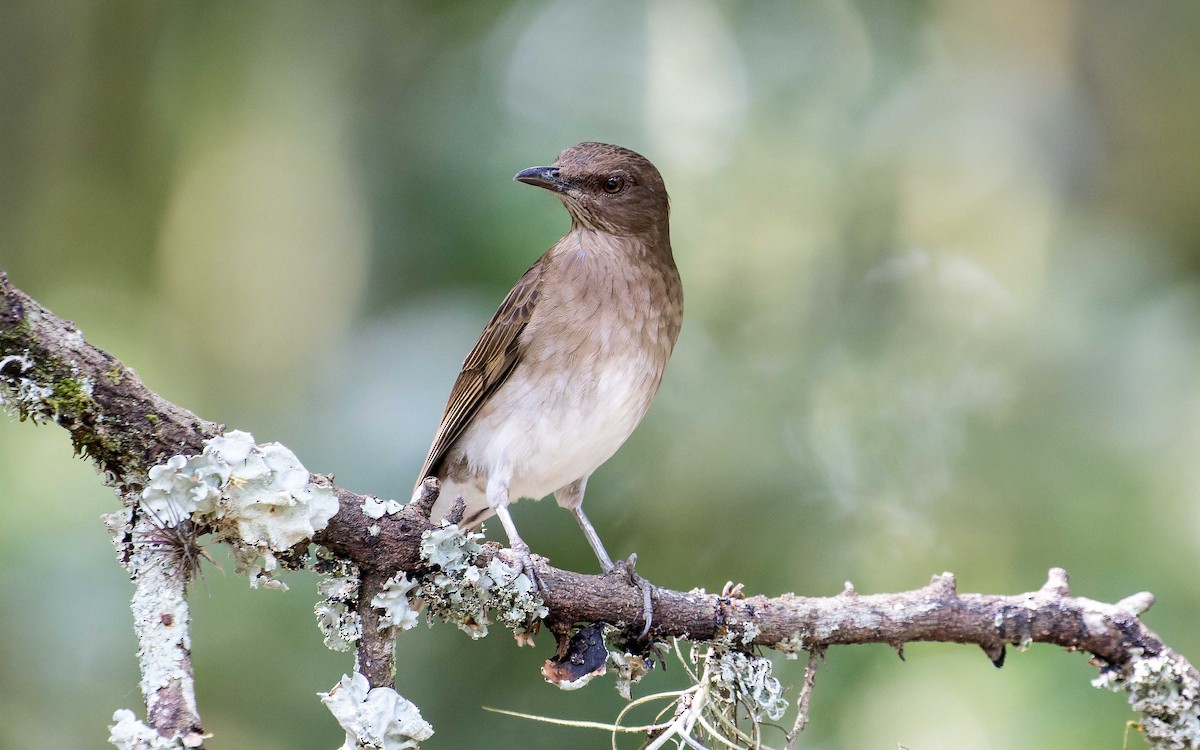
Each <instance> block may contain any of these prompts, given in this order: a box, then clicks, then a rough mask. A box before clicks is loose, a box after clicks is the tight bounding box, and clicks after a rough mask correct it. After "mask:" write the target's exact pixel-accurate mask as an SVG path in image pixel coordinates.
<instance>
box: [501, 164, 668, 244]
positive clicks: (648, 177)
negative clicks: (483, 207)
mask: <svg viewBox="0 0 1200 750" xmlns="http://www.w3.org/2000/svg"><path fill="white" fill-rule="evenodd" d="M513 179H515V180H518V181H520V182H524V183H526V184H528V185H536V186H538V187H541V188H546V189H547V190H550V191H552V192H553V193H555V194H556V195H558V197H559V200H561V201H562V202H563V205H565V206H566V207H567V211H569V212H570V214H571V219H572V221H574V222H575V223H576V224H580V225H583V226H585V227H590V228H594V229H599V230H601V231H604V232H608V233H610V234H616V235H645V236H650V235H654V236H658V237H664V238H665V237H666V236H667V218H668V212H669V205H668V199H667V188H666V186H665V185H664V184H663V179H662V175H660V174H659V173H658V170H657V169H655V168H654V165H653V164H651V163H650V161H649V160H648V159H646V157H644V156H642V155H641V154H638V153H636V152H633V151H630V150H629V149H627V148H621V147H620V146H612V145H609V144H607V143H593V142H585V143H580V144H578V145H575V146H572V147H570V148H569V149H567V150H566V151H563V152H562V153H561V154H559V157H558V160H557V161H555V162H554V163H553V164H551V165H550V166H548V167H530V168H529V169H523V170H521V171H520V172H518V173H517V175H516V177H514V178H513Z"/></svg>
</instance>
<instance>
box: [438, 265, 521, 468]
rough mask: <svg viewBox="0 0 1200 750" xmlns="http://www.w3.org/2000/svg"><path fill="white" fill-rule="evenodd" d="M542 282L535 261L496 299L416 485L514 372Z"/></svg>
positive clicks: (455, 387)
mask: <svg viewBox="0 0 1200 750" xmlns="http://www.w3.org/2000/svg"><path fill="white" fill-rule="evenodd" d="M541 282H542V261H541V260H538V262H537V263H534V264H533V266H532V267H531V268H530V269H529V270H528V271H526V272H525V275H524V276H522V277H521V279H520V280H519V281H517V284H516V286H514V287H513V288H512V291H510V292H509V293H508V296H507V297H505V298H504V301H503V302H501V303H500V309H498V310H496V314H495V315H493V316H492V320H491V322H490V323H488V324H487V327H486V328H484V329H483V334H482V335H480V337H479V341H478V342H477V343H476V344H475V348H474V349H472V350H471V353H470V354H468V355H467V359H466V361H464V362H463V366H462V372H460V373H459V374H458V380H456V381H454V389H453V390H451V391H450V401H449V402H448V403H447V404H446V411H445V413H444V414H442V422H441V424H439V425H438V429H437V434H436V435H435V436H434V438H433V445H432V446H431V447H430V449H429V456H428V457H426V459H425V465H424V466H422V467H421V475H420V477H418V479H417V483H418V484H420V483H421V482H422V481H423V480H424V479H425V477H427V476H429V475H430V474H433V473H435V472H436V471H437V469H438V464H440V463H441V461H442V459H443V458H445V457H446V451H447V450H449V448H450V445H451V443H453V442H454V441H455V440H456V439H457V438H458V436H459V435H461V434H462V432H463V430H465V429H466V428H467V425H468V424H470V423H471V420H472V419H473V418H474V417H475V413H476V412H478V411H479V407H480V406H481V405H482V404H483V402H484V401H486V400H487V398H488V397H489V396H491V395H492V394H493V393H495V392H496V389H497V388H499V387H500V385H501V384H503V383H504V381H505V380H506V379H507V378H508V375H509V373H511V372H512V370H513V367H514V366H515V365H516V363H517V358H518V354H519V351H518V347H519V344H518V340H519V339H520V337H521V331H523V330H525V326H526V325H527V324H528V323H529V319H530V318H531V317H533V308H534V307H535V306H536V305H537V301H538V296H539V290H540V288H541Z"/></svg>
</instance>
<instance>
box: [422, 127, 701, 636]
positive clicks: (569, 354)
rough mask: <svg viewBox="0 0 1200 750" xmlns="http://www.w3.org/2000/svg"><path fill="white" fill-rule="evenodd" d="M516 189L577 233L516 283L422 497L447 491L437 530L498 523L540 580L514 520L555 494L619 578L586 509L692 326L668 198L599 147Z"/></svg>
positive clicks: (452, 416) (646, 172) (611, 149)
mask: <svg viewBox="0 0 1200 750" xmlns="http://www.w3.org/2000/svg"><path fill="white" fill-rule="evenodd" d="M513 179H514V180H516V181H518V182H522V183H525V184H527V185H533V186H536V187H539V188H543V189H545V190H548V191H550V192H551V193H552V194H554V195H555V196H556V197H557V198H558V199H559V200H560V201H561V202H562V204H563V206H564V207H565V208H566V210H567V213H568V214H569V215H570V219H571V226H570V229H569V230H568V231H567V233H566V234H565V235H564V236H563V237H562V239H560V240H558V242H556V243H554V244H553V245H552V246H551V247H550V249H549V250H547V251H546V252H545V254H543V255H542V256H541V257H540V258H538V260H537V261H536V262H535V263H534V264H533V265H532V266H531V267H530V268H529V270H528V271H526V272H525V274H524V275H523V276H521V278H520V279H519V280H518V281H517V282H516V285H515V286H514V287H513V288H512V291H510V292H509V293H508V296H506V297H505V298H504V301H503V302H502V303H501V304H500V307H499V309H497V310H496V313H495V315H493V316H492V319H491V321H490V322H489V323H488V324H487V326H486V327H485V328H484V329H483V333H482V335H480V337H479V341H478V342H477V343H476V344H475V347H474V348H473V349H472V350H471V352H470V354H468V355H467V358H466V360H465V361H464V362H463V365H462V370H461V372H460V373H459V375H458V378H457V379H456V380H455V382H454V387H453V388H452V390H451V393H450V398H449V401H448V403H447V404H446V409H445V412H444V414H443V415H442V419H441V422H440V423H439V424H438V428H437V432H436V433H435V436H434V438H433V444H432V446H431V447H430V449H429V453H428V456H427V457H426V459H425V463H424V465H423V466H422V467H421V473H420V477H419V478H418V481H417V488H416V491H418V492H419V491H420V488H421V482H422V481H423V480H424V479H425V478H426V477H429V476H434V477H437V479H438V480H439V481H440V482H441V494H440V496H439V498H438V500H437V501H436V503H435V504H434V506H433V510H432V512H431V518H433V519H439V518H442V517H444V516H445V515H446V514H447V513H448V512H449V511H450V510H451V508H452V507H453V505H454V503H455V501H456V500H457V499H458V498H461V499H462V501H463V515H462V519H461V521H460V527H462V528H475V527H478V525H479V524H480V523H481V522H482V521H484V520H485V519H487V518H489V517H490V516H492V515H493V514H494V515H496V516H498V517H499V519H500V523H501V524H502V525H503V527H504V531H505V533H506V535H507V537H508V541H509V546H510V547H511V548H512V550H513V552H514V553H516V555H517V557H518V559H519V560H520V561H521V563H522V565H523V566H524V567H525V569H526V571H528V572H529V573H530V577H534V575H533V564H532V557H531V553H530V549H529V546H528V545H527V544H526V543H525V541H524V540H523V539H522V538H521V536H520V534H519V533H518V532H517V528H516V526H515V525H514V524H513V520H512V516H511V514H510V512H509V509H508V508H509V505H510V504H511V503H513V502H516V501H517V500H520V499H521V498H534V499H541V498H543V497H546V496H547V495H549V494H551V493H553V495H554V498H555V500H556V501H557V503H558V505H560V506H561V507H563V508H566V509H567V510H569V511H570V512H571V514H572V515H573V516H574V517H575V520H576V521H577V522H578V524H579V527H580V528H581V529H582V530H583V534H584V536H585V537H586V538H587V541H588V543H589V545H590V546H591V548H592V551H593V552H594V553H595V555H596V559H597V560H598V561H599V563H600V567H601V570H602V571H603V572H604V573H609V572H611V571H612V570H613V569H614V567H616V566H615V565H614V563H613V561H612V558H611V557H610V556H609V554H608V551H607V550H606V549H605V547H604V544H603V543H602V542H601V541H600V537H599V536H598V535H597V533H596V530H595V528H594V527H593V526H592V524H591V522H590V521H589V520H588V517H587V515H586V514H585V513H584V511H583V496H584V490H585V489H586V487H587V483H588V478H589V477H590V476H591V475H592V473H593V472H594V471H595V470H596V469H597V468H599V467H600V465H601V464H603V463H604V462H605V461H607V460H608V459H609V458H611V457H612V455H613V454H614V453H616V451H617V449H618V448H620V447H621V445H622V444H623V443H624V442H625V440H626V439H627V438H628V437H629V435H630V434H631V433H632V432H633V430H634V428H636V427H637V425H638V423H639V422H641V420H642V417H643V416H644V415H645V414H646V410H647V409H648V408H649V406H650V402H651V399H653V397H654V395H655V393H656V392H657V391H658V388H659V384H660V383H661V382H662V378H663V372H664V370H665V368H666V366H667V361H668V360H669V359H670V357H671V352H672V351H673V350H674V348H675V341H676V339H677V338H678V336H679V331H680V327H681V326H682V323H683V285H682V283H681V280H680V277H679V271H678V269H677V268H676V266H675V259H674V257H673V255H672V252H671V237H670V230H669V214H670V205H669V199H668V197H667V190H666V186H665V185H664V183H663V179H662V175H661V174H659V171H658V169H656V168H655V167H654V165H653V164H651V163H650V161H649V160H648V159H646V158H645V157H644V156H642V155H640V154H638V153H636V152H634V151H631V150H629V149H627V148H622V147H620V146H614V145H611V144H605V143H596V142H584V143H579V144H577V145H575V146H571V147H570V148H568V149H566V150H565V151H563V152H562V153H561V154H560V155H559V157H558V159H557V160H555V161H554V162H553V163H552V164H551V165H550V166H545V167H530V168H529V169H523V170H521V171H520V172H518V173H517V174H516V176H515V177H513ZM414 496H415V495H414ZM635 560H636V557H631V558H630V560H629V568H630V574H631V577H632V566H633V563H634V561H635ZM639 578H640V577H639ZM643 590H644V591H645V592H646V603H647V611H646V628H647V630H648V629H649V623H650V616H651V612H650V609H649V607H650V594H649V589H648V588H646V587H643Z"/></svg>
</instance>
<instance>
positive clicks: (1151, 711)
mask: <svg viewBox="0 0 1200 750" xmlns="http://www.w3.org/2000/svg"><path fill="white" fill-rule="evenodd" d="M1092 684H1093V685H1095V686H1096V687H1099V688H1107V689H1108V690H1112V691H1115V692H1122V691H1124V692H1126V693H1128V695H1129V705H1130V706H1131V707H1132V708H1133V710H1134V711H1137V712H1139V713H1141V714H1142V717H1143V718H1142V721H1141V725H1142V728H1143V729H1144V730H1145V732H1146V740H1147V741H1148V742H1149V743H1150V747H1152V748H1155V750H1184V748H1200V683H1197V681H1196V679H1195V675H1194V674H1193V673H1192V672H1191V671H1190V670H1188V669H1187V666H1186V662H1183V661H1182V660H1181V659H1178V658H1176V657H1175V655H1174V654H1172V653H1170V652H1166V653H1162V654H1159V655H1157V656H1142V655H1141V654H1140V653H1139V654H1138V655H1136V656H1134V658H1132V659H1131V660H1130V661H1129V662H1128V663H1127V664H1125V665H1124V666H1123V667H1120V668H1112V669H1106V670H1104V671H1103V672H1101V673H1100V676H1099V677H1097V678H1096V679H1094V680H1092Z"/></svg>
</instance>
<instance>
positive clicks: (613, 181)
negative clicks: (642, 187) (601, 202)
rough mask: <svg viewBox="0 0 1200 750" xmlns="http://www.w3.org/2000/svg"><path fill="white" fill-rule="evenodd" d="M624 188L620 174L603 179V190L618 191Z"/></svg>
mask: <svg viewBox="0 0 1200 750" xmlns="http://www.w3.org/2000/svg"><path fill="white" fill-rule="evenodd" d="M624 188H625V178H624V177H621V176H620V175H613V176H612V177H609V178H608V179H607V180H605V181H604V192H606V193H619V192H621V191H622V190H623V189H624Z"/></svg>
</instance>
